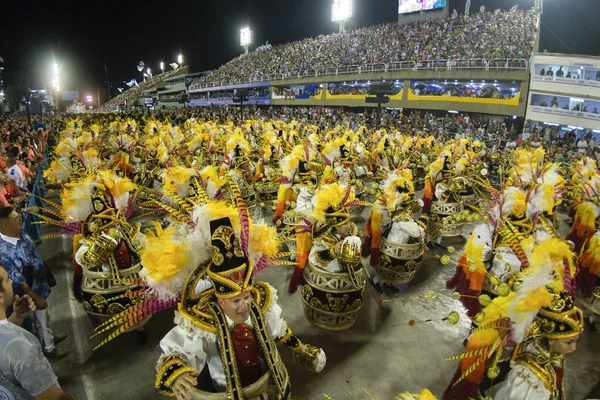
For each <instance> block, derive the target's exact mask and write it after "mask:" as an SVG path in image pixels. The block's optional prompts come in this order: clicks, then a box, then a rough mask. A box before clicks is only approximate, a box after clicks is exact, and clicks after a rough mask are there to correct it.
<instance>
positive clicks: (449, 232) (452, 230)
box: [431, 201, 464, 237]
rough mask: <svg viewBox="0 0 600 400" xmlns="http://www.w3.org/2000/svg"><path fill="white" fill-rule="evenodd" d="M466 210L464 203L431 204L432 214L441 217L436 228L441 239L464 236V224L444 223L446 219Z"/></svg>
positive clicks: (436, 202)
mask: <svg viewBox="0 0 600 400" xmlns="http://www.w3.org/2000/svg"><path fill="white" fill-rule="evenodd" d="M463 210H464V206H463V204H462V203H443V202H439V201H434V202H432V203H431V213H432V214H435V215H437V216H439V217H440V221H439V222H438V223H437V225H436V228H437V231H438V235H440V236H441V237H455V236H460V235H462V227H463V225H464V222H458V223H452V222H448V221H444V218H445V217H449V216H452V215H455V214H458V213H460V212H462V211H463Z"/></svg>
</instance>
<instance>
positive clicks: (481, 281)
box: [446, 187, 534, 318]
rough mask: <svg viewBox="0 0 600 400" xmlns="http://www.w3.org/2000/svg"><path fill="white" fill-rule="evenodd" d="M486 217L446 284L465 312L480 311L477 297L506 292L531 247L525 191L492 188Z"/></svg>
mask: <svg viewBox="0 0 600 400" xmlns="http://www.w3.org/2000/svg"><path fill="white" fill-rule="evenodd" d="M490 190H492V197H493V198H494V199H495V201H494V202H492V203H491V205H490V212H489V215H488V220H487V222H485V223H482V224H479V225H478V226H476V227H475V229H474V230H473V232H472V233H471V235H470V237H469V240H468V241H467V244H466V246H465V251H464V253H463V255H462V256H461V257H460V258H459V260H458V263H457V266H456V272H455V273H454V276H453V277H452V278H451V279H450V280H448V282H446V286H447V287H448V288H450V289H455V290H456V291H457V292H459V293H460V294H461V295H462V297H461V302H462V303H463V305H464V306H465V307H466V308H467V315H468V316H469V317H471V318H474V317H475V316H476V315H477V314H478V313H479V312H480V311H481V304H480V303H479V301H478V296H479V295H480V294H481V293H482V292H485V294H486V295H488V296H491V297H495V296H497V295H498V294H499V292H502V293H506V290H507V289H508V285H509V284H511V282H512V280H513V279H514V276H515V274H517V273H518V272H519V271H521V270H523V269H525V268H527V267H528V266H529V262H528V255H529V254H530V253H531V251H532V250H533V245H534V238H533V230H532V223H531V220H530V219H529V217H528V215H527V202H526V195H525V192H523V191H522V190H520V189H518V188H516V187H509V188H508V189H506V190H505V191H504V192H503V193H502V194H501V195H498V194H496V193H495V192H494V191H493V189H490Z"/></svg>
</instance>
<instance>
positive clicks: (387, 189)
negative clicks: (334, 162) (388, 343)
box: [362, 169, 425, 290]
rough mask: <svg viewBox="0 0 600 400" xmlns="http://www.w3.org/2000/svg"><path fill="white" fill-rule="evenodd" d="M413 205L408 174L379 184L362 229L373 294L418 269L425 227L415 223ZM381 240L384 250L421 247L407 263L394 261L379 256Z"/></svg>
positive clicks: (393, 175) (404, 172) (406, 171)
mask: <svg viewBox="0 0 600 400" xmlns="http://www.w3.org/2000/svg"><path fill="white" fill-rule="evenodd" d="M414 205H415V190H414V185H413V182H412V172H411V170H409V169H402V170H400V171H398V172H392V173H391V174H390V175H389V176H388V178H387V179H386V180H385V181H383V182H382V183H381V186H380V190H379V194H378V196H377V200H376V201H375V204H374V205H373V207H372V208H371V213H370V215H369V218H368V220H367V223H366V225H365V240H364V243H363V253H362V255H363V257H367V256H369V264H370V266H371V267H372V268H374V269H372V273H371V279H372V282H373V285H374V287H375V288H376V289H377V290H382V286H381V283H383V284H384V285H392V286H393V284H394V283H396V282H395V281H398V280H405V279H407V278H408V276H409V275H410V278H412V276H413V275H414V274H413V273H414V272H416V271H417V270H418V269H419V267H420V265H421V260H422V256H423V251H424V249H425V246H424V242H425V224H423V223H422V222H417V221H416V220H415V218H414V214H413V207H414ZM382 239H385V240H386V241H387V242H388V247H389V246H396V245H406V244H409V243H421V244H422V245H423V247H422V248H421V250H422V251H421V252H420V253H419V254H417V255H416V257H413V256H412V255H411V256H410V258H409V259H398V258H395V257H394V256H393V255H390V254H389V253H388V254H384V255H382V256H380V249H381V247H382ZM377 271H378V272H379V273H377ZM408 280H410V279H408ZM408 280H406V281H408ZM403 283H405V282H403Z"/></svg>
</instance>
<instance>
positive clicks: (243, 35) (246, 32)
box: [240, 27, 253, 54]
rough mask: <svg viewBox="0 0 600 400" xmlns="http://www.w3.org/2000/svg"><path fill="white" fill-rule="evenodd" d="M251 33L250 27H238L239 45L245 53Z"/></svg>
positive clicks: (250, 42) (250, 41) (249, 43)
mask: <svg viewBox="0 0 600 400" xmlns="http://www.w3.org/2000/svg"><path fill="white" fill-rule="evenodd" d="M252 33H253V32H252V29H250V28H249V27H245V28H242V29H240V46H242V47H243V48H244V50H245V53H246V54H248V48H249V47H250V45H251V44H252Z"/></svg>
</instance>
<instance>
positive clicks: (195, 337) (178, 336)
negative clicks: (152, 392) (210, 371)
mask: <svg viewBox="0 0 600 400" xmlns="http://www.w3.org/2000/svg"><path fill="white" fill-rule="evenodd" d="M175 322H176V323H177V324H178V325H177V326H176V327H174V328H173V329H171V330H170V331H169V333H167V335H166V336H165V337H164V338H163V339H162V340H161V341H160V348H161V349H162V351H163V354H162V355H161V356H160V359H159V360H158V364H157V366H156V371H157V374H156V382H155V387H156V389H158V391H159V392H160V393H161V394H164V395H173V392H172V390H171V386H172V385H173V383H174V382H175V380H176V379H177V378H178V377H179V376H181V375H182V374H184V373H186V372H193V371H202V369H204V365H205V364H206V359H207V345H208V341H210V340H216V335H215V334H213V333H210V332H206V331H202V330H200V329H199V328H197V327H194V326H192V324H191V323H190V322H189V321H187V320H185V319H184V318H183V317H181V315H179V313H176V316H175ZM211 335H212V336H211Z"/></svg>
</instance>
